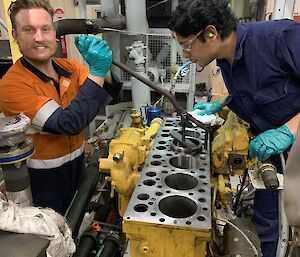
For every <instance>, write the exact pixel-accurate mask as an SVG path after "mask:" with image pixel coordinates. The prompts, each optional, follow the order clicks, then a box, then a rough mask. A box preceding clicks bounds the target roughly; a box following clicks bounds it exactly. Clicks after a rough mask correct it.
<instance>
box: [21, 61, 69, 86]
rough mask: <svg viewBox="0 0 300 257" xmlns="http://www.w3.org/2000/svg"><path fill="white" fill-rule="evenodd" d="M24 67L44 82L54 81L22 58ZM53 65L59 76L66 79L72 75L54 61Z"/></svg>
mask: <svg viewBox="0 0 300 257" xmlns="http://www.w3.org/2000/svg"><path fill="white" fill-rule="evenodd" d="M21 63H22V65H23V66H24V67H25V68H27V69H28V70H30V71H31V72H33V73H34V74H35V75H37V76H38V77H39V78H40V79H41V80H43V81H50V80H53V79H52V78H51V77H48V76H47V75H46V74H45V73H43V72H41V71H40V70H39V69H37V68H36V67H34V66H33V65H32V64H31V63H29V62H28V61H27V60H26V59H25V58H24V57H22V58H21ZM52 65H53V68H54V69H55V71H56V72H57V73H58V75H59V76H63V77H65V78H68V77H70V75H71V73H70V72H68V71H66V70H65V69H64V68H62V67H61V66H59V65H58V64H57V63H56V62H54V61H53V60H52Z"/></svg>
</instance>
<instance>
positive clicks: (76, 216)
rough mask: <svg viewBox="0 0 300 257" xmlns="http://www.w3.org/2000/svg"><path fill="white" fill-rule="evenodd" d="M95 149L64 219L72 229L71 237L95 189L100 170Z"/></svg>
mask: <svg viewBox="0 0 300 257" xmlns="http://www.w3.org/2000/svg"><path fill="white" fill-rule="evenodd" d="M97 153H98V152H97V151H95V152H94V154H93V156H92V159H91V161H90V164H89V166H88V168H87V172H86V177H85V178H84V180H83V181H82V183H81V184H80V186H79V189H78V192H77V194H76V196H75V198H74V200H73V202H72V204H71V206H70V208H69V210H68V211H67V213H66V219H67V221H68V224H69V226H70V229H71V231H72V236H73V238H76V237H77V234H78V230H79V227H80V224H81V222H82V219H83V217H84V214H85V212H86V210H87V207H88V204H89V201H90V199H91V197H92V195H93V193H94V191H95V188H96V185H97V182H98V179H99V176H100V172H99V170H98V160H99V155H100V154H97Z"/></svg>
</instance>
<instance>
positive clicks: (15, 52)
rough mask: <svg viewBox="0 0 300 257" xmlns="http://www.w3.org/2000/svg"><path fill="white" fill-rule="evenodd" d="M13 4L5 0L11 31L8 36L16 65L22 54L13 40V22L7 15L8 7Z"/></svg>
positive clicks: (9, 0)
mask: <svg viewBox="0 0 300 257" xmlns="http://www.w3.org/2000/svg"><path fill="white" fill-rule="evenodd" d="M11 2H12V1H11V0H3V3H4V9H5V17H6V24H7V28H8V31H9V33H8V35H9V44H10V50H11V54H12V59H13V62H14V63H15V62H16V61H17V60H18V59H19V58H20V57H21V56H22V54H21V52H20V50H19V46H18V44H17V42H16V41H15V40H14V39H13V37H12V34H11V30H12V26H11V22H10V19H9V16H8V13H7V10H8V7H9V5H10V3H11Z"/></svg>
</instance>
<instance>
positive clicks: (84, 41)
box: [75, 35, 112, 78]
mask: <svg viewBox="0 0 300 257" xmlns="http://www.w3.org/2000/svg"><path fill="white" fill-rule="evenodd" d="M75 45H76V47H77V49H78V51H79V52H80V53H81V55H82V57H83V59H84V60H85V61H86V62H87V63H88V64H89V67H90V74H92V75H94V76H99V77H101V78H105V77H106V75H107V72H108V70H109V68H110V66H111V64H112V52H111V50H110V49H109V47H108V45H107V43H106V41H104V40H100V39H99V38H96V37H92V36H88V35H80V37H79V36H75Z"/></svg>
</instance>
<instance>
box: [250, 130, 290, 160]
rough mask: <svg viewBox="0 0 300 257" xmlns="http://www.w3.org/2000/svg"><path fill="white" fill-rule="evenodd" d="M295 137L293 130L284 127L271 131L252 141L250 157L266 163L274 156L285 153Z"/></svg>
mask: <svg viewBox="0 0 300 257" xmlns="http://www.w3.org/2000/svg"><path fill="white" fill-rule="evenodd" d="M294 141H295V137H294V134H293V133H292V132H291V130H290V129H289V128H288V127H287V126H285V125H283V126H281V127H279V128H277V129H269V130H266V131H265V132H263V133H261V134H259V135H258V136H256V137H255V138H254V139H252V140H251V142H250V145H249V156H250V158H254V157H256V156H257V158H258V160H260V161H265V160H266V159H268V158H269V157H270V156H271V155H273V154H279V153H282V152H284V151H285V150H286V149H287V148H288V147H289V146H290V145H291V144H292V143H294Z"/></svg>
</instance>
